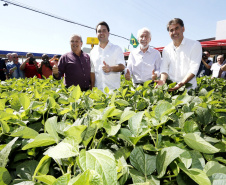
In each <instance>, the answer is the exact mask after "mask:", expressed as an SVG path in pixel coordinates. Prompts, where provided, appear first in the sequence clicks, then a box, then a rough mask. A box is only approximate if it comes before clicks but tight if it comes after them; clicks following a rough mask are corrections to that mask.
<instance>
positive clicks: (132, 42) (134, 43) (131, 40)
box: [130, 33, 139, 48]
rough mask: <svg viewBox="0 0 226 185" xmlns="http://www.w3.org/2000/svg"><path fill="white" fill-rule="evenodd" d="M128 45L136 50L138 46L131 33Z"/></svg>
mask: <svg viewBox="0 0 226 185" xmlns="http://www.w3.org/2000/svg"><path fill="white" fill-rule="evenodd" d="M130 44H131V45H133V47H134V48H136V47H137V46H138V45H139V43H138V41H137V39H136V38H135V37H134V36H133V34H132V33H131V38H130Z"/></svg>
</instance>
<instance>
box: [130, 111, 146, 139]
mask: <svg viewBox="0 0 226 185" xmlns="http://www.w3.org/2000/svg"><path fill="white" fill-rule="evenodd" d="M143 115H144V112H143V111H142V112H138V113H136V114H135V115H134V116H133V117H131V118H130V119H129V128H130V130H131V132H132V134H133V135H134V136H138V134H139V133H140V130H141V128H140V127H141V121H142V118H143Z"/></svg>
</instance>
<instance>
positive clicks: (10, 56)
mask: <svg viewBox="0 0 226 185" xmlns="http://www.w3.org/2000/svg"><path fill="white" fill-rule="evenodd" d="M6 57H7V59H8V61H7V62H12V60H13V58H12V53H8V54H7V55H6Z"/></svg>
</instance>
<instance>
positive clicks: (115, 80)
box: [90, 21, 125, 92]
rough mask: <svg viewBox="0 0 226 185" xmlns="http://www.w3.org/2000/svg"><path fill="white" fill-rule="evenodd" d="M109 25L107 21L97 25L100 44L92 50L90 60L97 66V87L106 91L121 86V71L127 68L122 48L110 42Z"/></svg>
mask: <svg viewBox="0 0 226 185" xmlns="http://www.w3.org/2000/svg"><path fill="white" fill-rule="evenodd" d="M109 32H110V29H109V26H108V24H107V23H106V22H104V21H103V22H100V23H99V24H98V25H97V26H96V34H97V37H98V39H99V42H100V43H99V45H98V46H97V47H94V48H93V49H92V51H91V52H90V60H91V62H92V63H93V65H94V68H95V87H97V88H98V89H100V90H101V91H103V92H104V88H105V87H108V88H109V90H114V89H118V88H119V87H120V76H121V73H120V72H121V71H123V70H124V68H125V61H124V55H123V52H122V49H121V48H120V47H119V46H117V45H113V44H112V43H110V42H109V40H108V38H109Z"/></svg>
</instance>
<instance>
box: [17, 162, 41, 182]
mask: <svg viewBox="0 0 226 185" xmlns="http://www.w3.org/2000/svg"><path fill="white" fill-rule="evenodd" d="M37 165H38V161H35V160H30V161H25V162H23V163H21V164H19V165H18V166H17V167H16V175H17V176H19V177H20V178H21V179H26V180H32V176H33V174H34V172H35V169H36V167H37Z"/></svg>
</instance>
